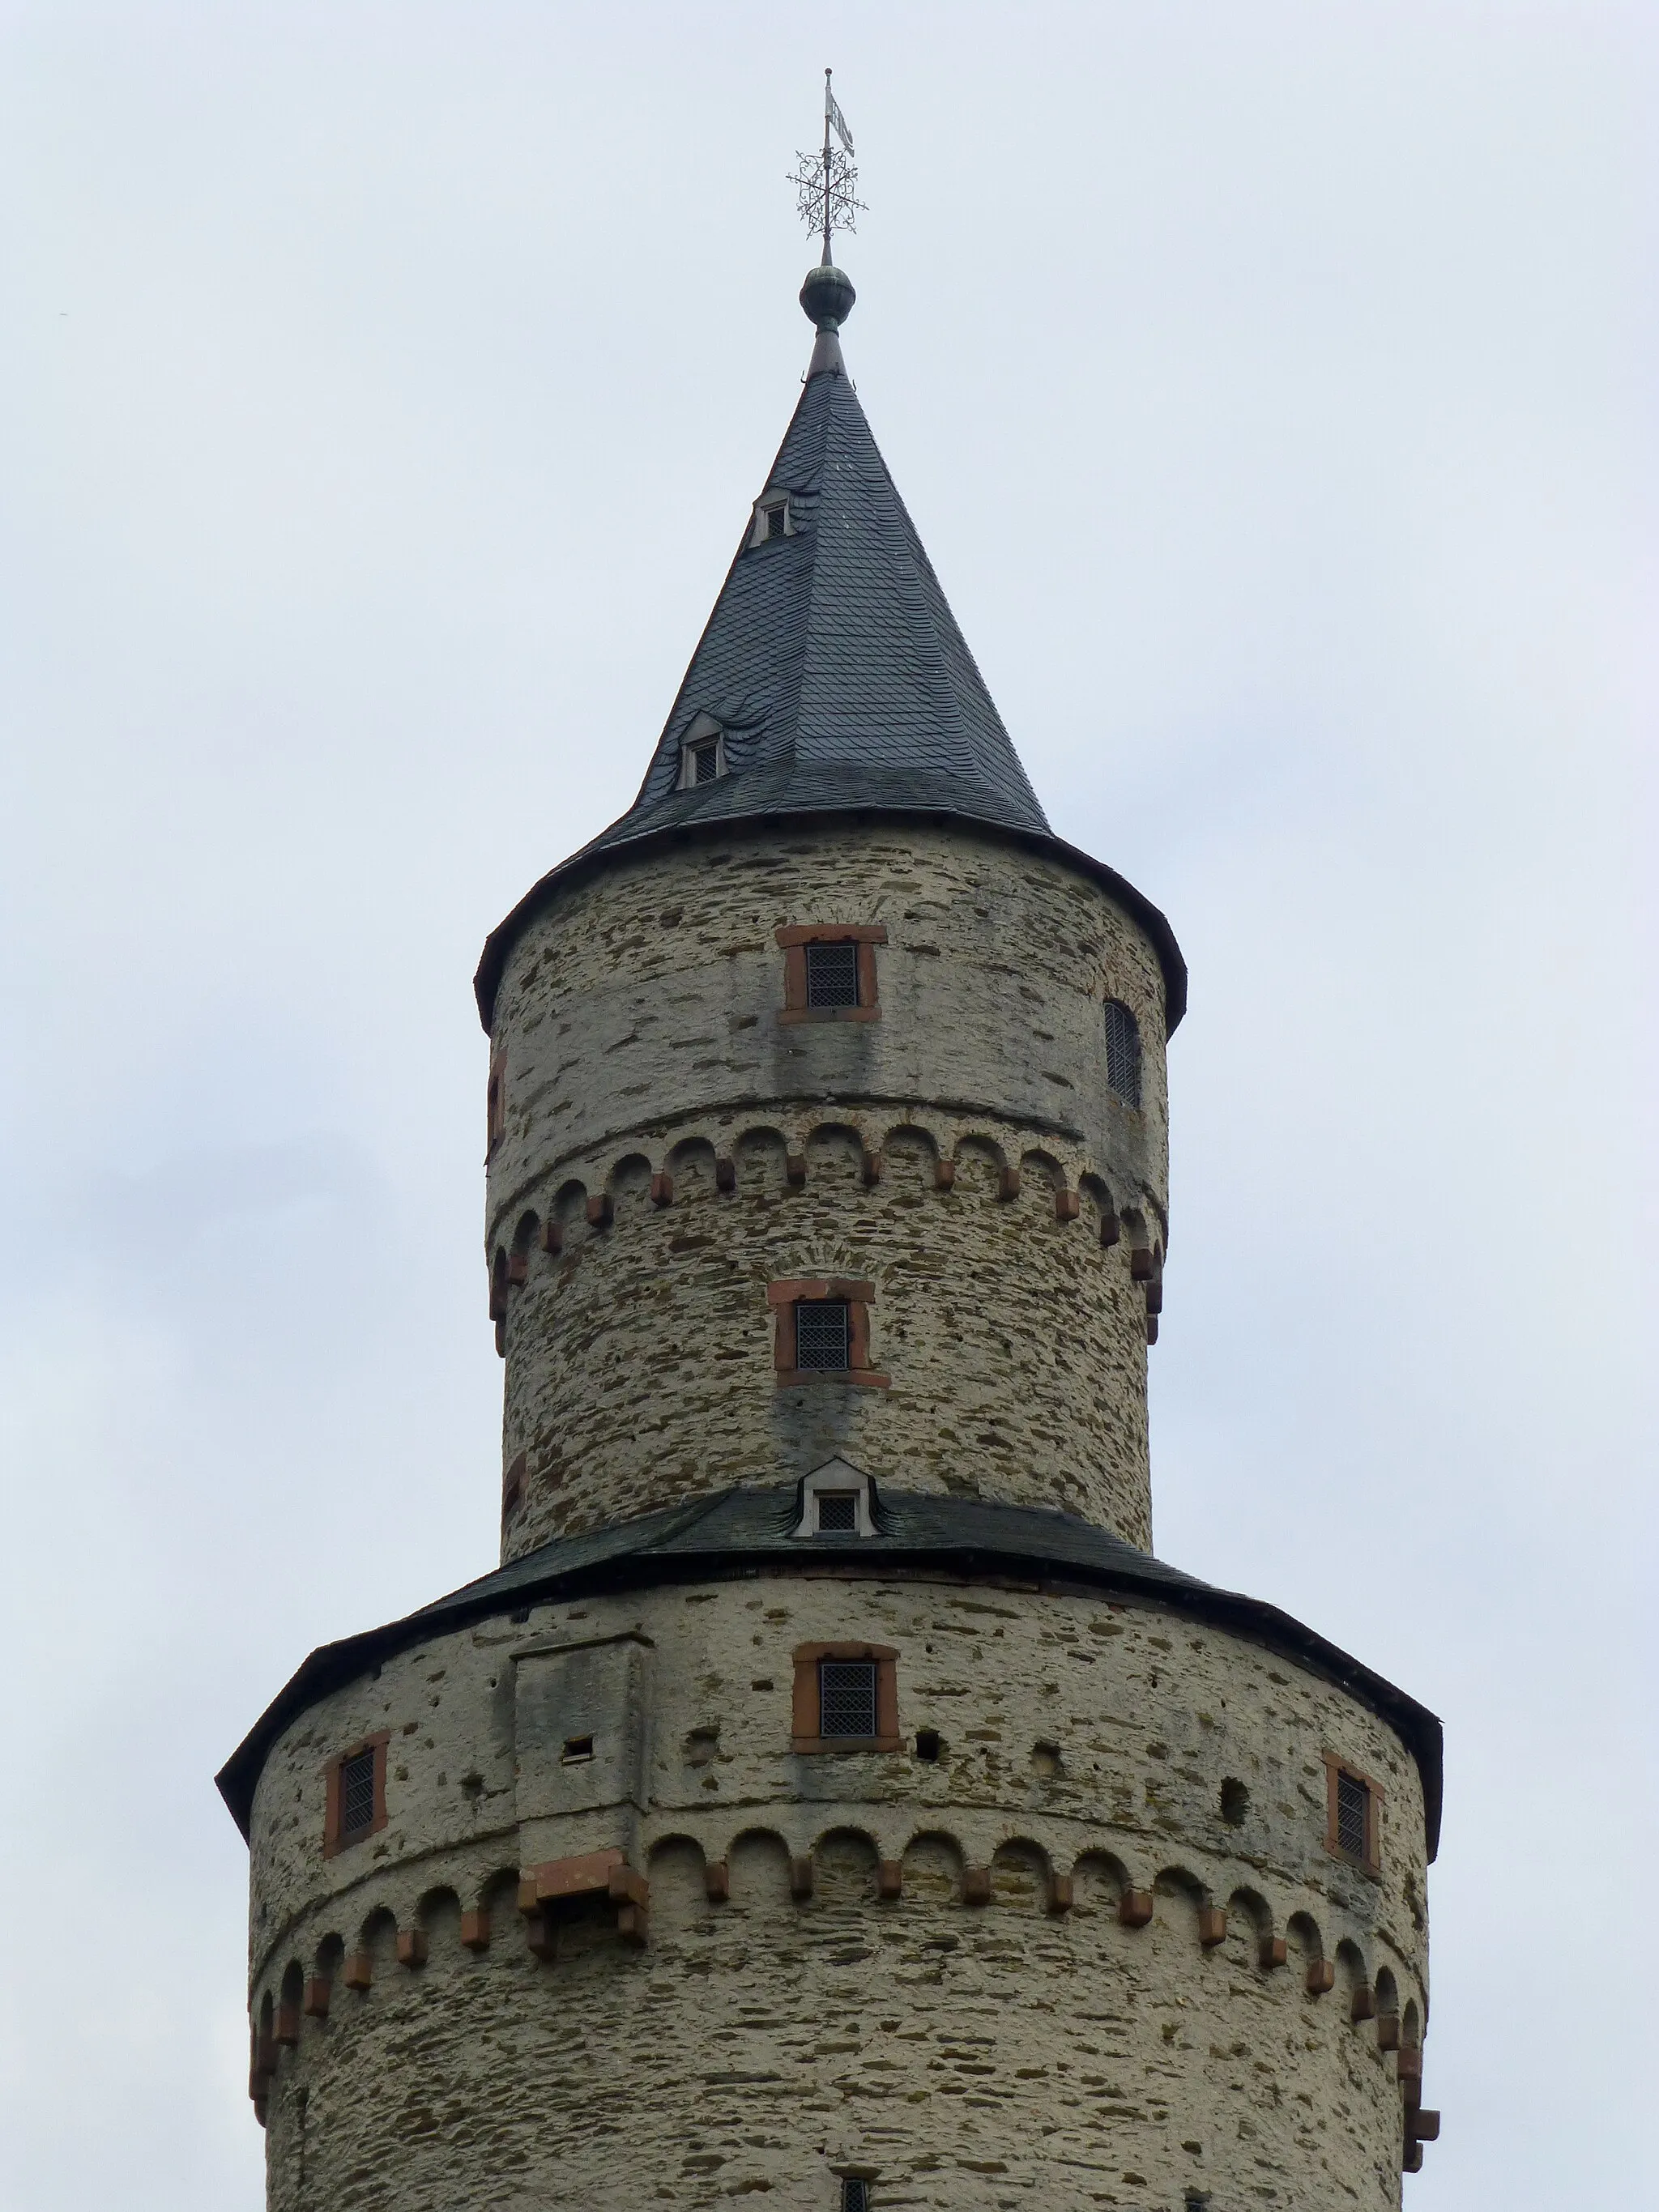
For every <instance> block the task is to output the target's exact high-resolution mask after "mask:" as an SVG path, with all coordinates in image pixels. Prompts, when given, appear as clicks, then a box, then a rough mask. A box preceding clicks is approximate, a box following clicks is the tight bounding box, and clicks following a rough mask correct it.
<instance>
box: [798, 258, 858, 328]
mask: <svg viewBox="0 0 1659 2212" xmlns="http://www.w3.org/2000/svg"><path fill="white" fill-rule="evenodd" d="M857 298H858V294H857V293H856V292H855V291H854V289H853V280H852V278H851V277H850V276H848V274H847V272H846V270H844V269H837V268H836V266H835V264H834V263H833V262H825V263H822V264H820V265H819V266H818V267H817V268H816V269H809V270H807V272H806V282H805V283H804V284H803V285H802V286H801V288H800V305H801V313H803V314H804V315H805V318H806V319H807V321H808V322H809V323H811V325H812V326H813V328H814V329H815V330H820V331H838V330H839V329H840V328H841V326H842V324H843V323H844V322H845V321H846V320H847V318H848V315H850V314H851V313H852V312H853V302H854V300H856V299H857Z"/></svg>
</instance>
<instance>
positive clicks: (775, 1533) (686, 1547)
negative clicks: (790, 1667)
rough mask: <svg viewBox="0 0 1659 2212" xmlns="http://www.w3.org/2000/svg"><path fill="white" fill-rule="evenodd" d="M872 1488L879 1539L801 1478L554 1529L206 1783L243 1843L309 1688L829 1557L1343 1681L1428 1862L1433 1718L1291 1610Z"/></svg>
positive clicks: (267, 1724) (321, 1663)
mask: <svg viewBox="0 0 1659 2212" xmlns="http://www.w3.org/2000/svg"><path fill="white" fill-rule="evenodd" d="M871 1491H872V1505H873V1513H872V1520H873V1533H872V1534H867V1535H845V1536H825V1535H812V1536H801V1535H798V1534H796V1533H795V1531H796V1530H797V1528H799V1526H800V1524H801V1521H802V1486H801V1485H800V1484H796V1483H792V1484H787V1485H779V1486H772V1487H766V1488H760V1487H744V1486H735V1487H733V1488H732V1489H730V1490H724V1491H720V1492H716V1493H715V1494H714V1496H713V1497H712V1498H697V1499H696V1500H694V1501H693V1502H691V1503H690V1504H684V1505H679V1506H671V1507H669V1508H667V1509H666V1510H664V1511H662V1512H658V1513H647V1514H643V1515H641V1516H640V1517H639V1518H638V1519H637V1520H634V1521H624V1522H617V1523H616V1524H615V1525H613V1526H611V1527H609V1528H598V1529H594V1530H592V1531H591V1532H590V1533H589V1534H586V1535H581V1536H566V1537H560V1538H557V1539H556V1540H555V1541H553V1542H552V1543H550V1544H544V1545H543V1546H542V1547H540V1549H539V1550H538V1551H534V1552H527V1553H525V1554H524V1556H523V1557H522V1558H520V1559H513V1561H511V1562H510V1563H509V1565H507V1566H504V1567H498V1568H497V1569H496V1570H495V1572H494V1573H493V1574H488V1575H483V1576H481V1577H479V1579H478V1580H477V1582H471V1583H464V1584H463V1585H462V1586H461V1588H460V1589H458V1590H452V1591H451V1592H450V1594H449V1595H448V1596H447V1597H441V1598H439V1599H437V1600H436V1601H435V1602H434V1603H433V1604H431V1605H427V1606H422V1607H421V1608H420V1610H419V1611H418V1612H416V1613H407V1614H405V1615H404V1618H403V1619H402V1620H393V1621H388V1622H387V1623H386V1626H384V1627H383V1628H371V1629H366V1630H364V1631H363V1632H362V1633H361V1634H359V1635H356V1636H347V1637H343V1638H341V1639H340V1641H339V1642H338V1643H337V1644H323V1645H321V1646H320V1647H319V1650H315V1651H313V1653H312V1655H311V1656H310V1657H309V1658H308V1659H307V1661H306V1662H304V1664H303V1665H302V1666H301V1668H300V1669H299V1671H298V1673H297V1674H295V1675H294V1676H293V1677H292V1679H291V1680H289V1682H288V1684H287V1685H286V1686H285V1687H284V1688H283V1689H282V1690H281V1691H280V1692H278V1693H277V1695H276V1698H275V1699H273V1700H272V1702H271V1703H270V1705H268V1706H267V1707H266V1709H265V1711H264V1712H263V1713H262V1714H261V1715H260V1717H259V1718H258V1721H256V1722H255V1723H254V1725H253V1727H252V1729H250V1730H249V1732H248V1734H247V1735H246V1736H245V1737H244V1738H243V1740H242V1741H241V1742H240V1744H239V1745H238V1746H237V1747H236V1749H235V1750H234V1752H233V1753H231V1755H230V1757H229V1758H228V1759H227V1760H226V1762H225V1764H224V1765H223V1766H222V1768H221V1769H220V1771H219V1773H218V1776H217V1777H216V1779H217V1782H218V1786H219V1793H220V1795H221V1796H222V1797H223V1799H224V1801H225V1802H226V1804H227V1805H228V1807H229V1808H230V1811H231V1815H232V1817H233V1818H234V1820H235V1822H236V1825H237V1826H238V1827H239V1828H240V1830H241V1832H242V1833H243V1835H244V1836H245V1837H246V1835H247V1833H248V1828H249V1822H250V1819H251V1816H252V1806H253V1793H254V1790H255V1789H256V1788H257V1787H258V1781H259V1776H260V1774H261V1772H262V1771H263V1770H264V1763H265V1759H266V1758H267V1757H268V1755H269V1753H270V1748H271V1747H272V1745H273V1744H274V1743H275V1742H276V1739H277V1738H278V1736H280V1735H282V1733H283V1730H284V1729H287V1728H288V1727H289V1726H290V1725H291V1723H293V1722H294V1721H295V1720H297V1719H298V1718H299V1717H300V1716H301V1714H302V1713H303V1712H305V1711H307V1708H308V1707H309V1706H311V1705H314V1704H315V1703H316V1701H317V1700H318V1699H319V1698H322V1697H325V1696H326V1695H328V1693H329V1692H331V1691H333V1690H336V1689H338V1688H340V1687H342V1686H343V1685H344V1684H346V1683H348V1682H350V1681H354V1680H356V1679H357V1677H358V1676H360V1675H362V1674H367V1673H368V1671H369V1670H370V1669H371V1668H374V1667H376V1666H378V1665H379V1664H380V1662H381V1661H383V1660H385V1659H387V1658H390V1657H391V1656H392V1655H393V1654H394V1653H396V1652H398V1651H402V1650H407V1649H409V1648H410V1646H411V1645H414V1644H421V1643H423V1642H425V1641H426V1640H427V1639H428V1638H430V1637H431V1636H433V1635H435V1634H437V1635H443V1634H447V1633H448V1632H450V1631H452V1630H455V1629H460V1628H464V1627H466V1626H469V1625H471V1623H472V1622H475V1621H478V1620H488V1619H489V1618H491V1617H492V1616H494V1615H497V1614H501V1613H513V1612H516V1611H517V1610H518V1609H519V1608H520V1607H522V1606H526V1605H530V1604H535V1603H539V1602H543V1601H547V1600H563V1599H566V1598H573V1597H580V1596H584V1595H588V1594H590V1593H592V1592H597V1591H617V1590H625V1589H642V1588H646V1587H649V1586H651V1585H653V1584H661V1583H687V1582H709V1581H718V1580H720V1579H722V1578H736V1577H740V1576H745V1575H750V1574H754V1573H757V1572H760V1571H764V1572H767V1573H786V1574H787V1573H788V1572H790V1571H792V1570H796V1569H800V1568H806V1567H810V1568H812V1569H815V1570H817V1571H822V1570H823V1567H824V1565H826V1563H827V1560H828V1559H829V1558H833V1559H835V1560H836V1564H837V1569H838V1571H842V1572H846V1573H849V1574H857V1573H859V1572H860V1571H864V1572H868V1573H872V1574H876V1575H884V1576H885V1575H895V1574H903V1575H911V1576H920V1577H924V1578H925V1577H927V1576H929V1575H933V1574H937V1575H939V1576H948V1577H952V1578H955V1577H963V1578H966V1579H969V1580H976V1579H987V1580H995V1579H1006V1578H1009V1577H1012V1578H1015V1579H1017V1580H1018V1581H1019V1582H1020V1583H1024V1584H1026V1585H1028V1586H1030V1587H1031V1588H1033V1589H1035V1590H1036V1591H1041V1590H1042V1589H1060V1588H1064V1589H1086V1590H1092V1591H1097V1592H1099V1593H1100V1595H1103V1596H1109V1597H1113V1598H1116V1599H1119V1600H1120V1601H1128V1602H1132V1603H1140V1604H1145V1605H1152V1606H1157V1607H1159V1608H1161V1609H1164V1610H1167V1611H1170V1612H1172V1613H1184V1614H1187V1615H1189V1616H1191V1617H1192V1618H1194V1619H1195V1620H1205V1621H1208V1622H1210V1623H1211V1624H1212V1625H1213V1626H1217V1627H1220V1628H1225V1629H1227V1630H1229V1631H1231V1632H1232V1633H1233V1634H1235V1635H1237V1636H1242V1637H1245V1638H1248V1639H1249V1641H1250V1642H1251V1643H1254V1644H1261V1645H1262V1646H1264V1647H1265V1648H1266V1649H1267V1650H1272V1651H1276V1652H1279V1653H1280V1654H1281V1655H1282V1656H1284V1657H1285V1658H1286V1659H1289V1660H1291V1661H1293V1662H1295V1663H1296V1664H1297V1665H1298V1666H1301V1667H1305V1668H1309V1669H1310V1670H1311V1671H1312V1672H1313V1673H1315V1674H1319V1675H1321V1676H1322V1677H1323V1678H1324V1679H1325V1680H1328V1681H1331V1682H1334V1683H1335V1684H1336V1685H1337V1686H1339V1687H1340V1688H1341V1689H1344V1690H1346V1692H1348V1693H1349V1695H1350V1696H1352V1697H1353V1698H1356V1699H1358V1701H1359V1702H1360V1704H1362V1705H1365V1706H1367V1707H1368V1708H1369V1709H1370V1711H1372V1712H1374V1713H1376V1715H1377V1717H1379V1718H1380V1719H1382V1720H1383V1721H1386V1722H1387V1723H1388V1724H1389V1727H1390V1728H1392V1729H1394V1730H1395V1733H1396V1734H1397V1735H1399V1737H1400V1739H1401V1741H1402V1742H1403V1743H1404V1744H1405V1745H1406V1747H1407V1749H1408V1750H1409V1751H1410V1752H1411V1753H1412V1756H1413V1758H1414V1759H1415V1760H1416V1762H1417V1765H1418V1771H1419V1773H1420V1774H1421V1776H1422V1780H1423V1811H1424V1820H1425V1826H1426V1829H1427V1850H1428V1857H1430V1858H1431V1859H1432V1858H1433V1857H1434V1856H1435V1853H1436V1851H1437V1849H1438V1846H1439V1839H1440V1808H1441V1728H1440V1723H1439V1721H1438V1720H1437V1718H1436V1717H1435V1716H1434V1715H1433V1714H1432V1713H1431V1712H1430V1711H1428V1710H1427V1708H1426V1707H1425V1706H1423V1705H1419V1704H1418V1702H1417V1700H1416V1699H1414V1698H1411V1697H1408V1696H1407V1694H1406V1692H1404V1691H1403V1690H1398V1689H1396V1688H1395V1686H1394V1685H1393V1684H1392V1683H1391V1682H1389V1681H1386V1680H1384V1679H1383V1676H1382V1675H1380V1674H1373V1673H1372V1671H1371V1669H1370V1668H1369V1667H1365V1666H1362V1665H1361V1663H1360V1662H1359V1661H1358V1660H1357V1659H1353V1658H1351V1657H1350V1656H1348V1654H1347V1653H1346V1651H1342V1650H1339V1649H1338V1647H1337V1646H1336V1645H1335V1644H1329V1643H1328V1642H1327V1641H1326V1640H1325V1638H1323V1637H1322V1636H1319V1635H1316V1633H1315V1632H1314V1631H1313V1630H1312V1629H1310V1628H1305V1627H1304V1626H1303V1625H1302V1623H1301V1622H1300V1621H1299V1620H1294V1619H1293V1618H1292V1617H1291V1614H1289V1613H1283V1612H1281V1611H1280V1610H1279V1607H1277V1606H1273V1605H1267V1604H1264V1603H1263V1602H1262V1601H1261V1599H1259V1598H1253V1597H1244V1596H1242V1595H1239V1594H1238V1593H1237V1591H1234V1590H1223V1589H1216V1588H1214V1587H1213V1585H1212V1584H1211V1583H1203V1582H1200V1581H1199V1580H1198V1579H1197V1578H1196V1577H1194V1576H1192V1575H1186V1574H1182V1572H1181V1571H1180V1569H1179V1568H1178V1567H1170V1566H1166V1565H1164V1562H1163V1561H1162V1560H1161V1559H1154V1558H1153V1557H1152V1553H1150V1552H1138V1551H1136V1550H1135V1548H1134V1547H1133V1545H1130V1544H1126V1543H1123V1542H1122V1541H1121V1540H1120V1539H1119V1538H1118V1537H1116V1536H1114V1535H1111V1534H1109V1532H1108V1531H1107V1530H1106V1529H1104V1528H1096V1527H1095V1525H1094V1524H1093V1522H1088V1521H1081V1520H1079V1519H1077V1518H1076V1517H1075V1516H1073V1515H1072V1514H1069V1513H1061V1512H1058V1511H1045V1510H1039V1509H1037V1508H1034V1507H1031V1506H1024V1505H997V1504H988V1503H987V1502H985V1501H984V1500H982V1499H979V1498H950V1497H940V1496H936V1495H933V1494H931V1493H924V1492H915V1491H890V1490H884V1491H883V1492H880V1494H879V1496H878V1497H877V1496H876V1495H875V1492H874V1486H873V1485H872V1486H871Z"/></svg>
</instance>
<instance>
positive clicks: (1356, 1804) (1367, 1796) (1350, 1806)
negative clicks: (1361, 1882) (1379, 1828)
mask: <svg viewBox="0 0 1659 2212" xmlns="http://www.w3.org/2000/svg"><path fill="white" fill-rule="evenodd" d="M1370 1809H1371V1793H1370V1790H1368V1789H1367V1788H1366V1787H1365V1784H1364V1783H1363V1782H1362V1781H1361V1780H1360V1779H1359V1778H1358V1775H1355V1774H1347V1773H1344V1772H1341V1771H1339V1772H1338V1774H1337V1778H1336V1842H1337V1848H1338V1849H1339V1850H1344V1851H1346V1852H1347V1854H1348V1856H1349V1857H1350V1858H1356V1859H1364V1858H1368V1857H1370Z"/></svg>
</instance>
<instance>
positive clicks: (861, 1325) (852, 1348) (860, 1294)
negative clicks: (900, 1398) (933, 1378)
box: [766, 1275, 891, 1390]
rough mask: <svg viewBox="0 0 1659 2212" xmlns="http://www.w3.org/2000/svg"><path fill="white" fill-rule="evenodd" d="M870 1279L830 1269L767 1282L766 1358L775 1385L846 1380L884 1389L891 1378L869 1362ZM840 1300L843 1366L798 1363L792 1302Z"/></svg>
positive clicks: (872, 1293) (872, 1296) (872, 1299)
mask: <svg viewBox="0 0 1659 2212" xmlns="http://www.w3.org/2000/svg"><path fill="white" fill-rule="evenodd" d="M875 1296H876V1286H875V1285H874V1284H873V1283H857V1282H851V1281H848V1280H846V1279H843V1278H842V1277H840V1276H836V1275H826V1276H823V1277H819V1278H817V1279H799V1280H795V1279H790V1280H787V1281H784V1282H779V1283H769V1284H768V1285H767V1286H766V1303H767V1304H768V1305H769V1306H770V1307H771V1309H772V1311H773V1316H774V1319H773V1335H772V1364H773V1365H774V1367H775V1370H777V1381H778V1387H779V1389H783V1388H784V1387H785V1386H786V1385H787V1384H789V1383H858V1384H862V1385H863V1386H864V1387H865V1388H866V1389H876V1390H885V1389H887V1388H888V1387H889V1385H890V1381H891V1377H890V1376H886V1375H878V1374H877V1373H876V1372H875V1371H874V1370H873V1369H872V1367H871V1364H870V1308H871V1306H872V1304H874V1302H875ZM826 1303H827V1304H842V1305H845V1306H846V1308H847V1364H846V1366H845V1367H803V1366H802V1365H801V1364H800V1355H799V1345H798V1328H797V1316H796V1308H797V1307H798V1306H799V1305H802V1304H807V1305H819V1304H826Z"/></svg>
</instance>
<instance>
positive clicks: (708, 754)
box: [686, 738, 720, 784]
mask: <svg viewBox="0 0 1659 2212" xmlns="http://www.w3.org/2000/svg"><path fill="white" fill-rule="evenodd" d="M689 750H690V755H691V773H690V775H689V776H688V777H687V778H686V781H687V782H688V783H694V784H696V783H713V781H714V779H715V777H716V776H717V775H719V774H720V741H719V739H718V738H710V739H709V741H708V744H705V745H692V746H691V747H690V748H689Z"/></svg>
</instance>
